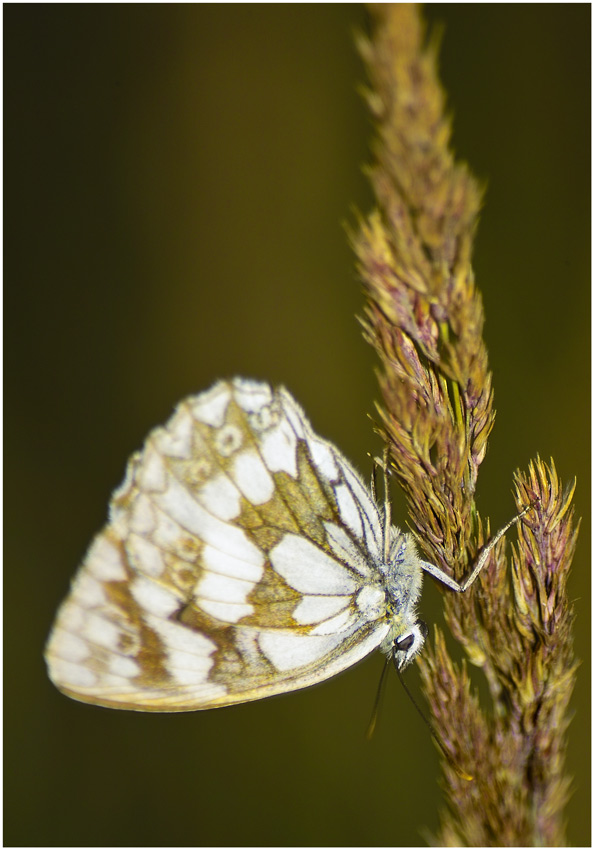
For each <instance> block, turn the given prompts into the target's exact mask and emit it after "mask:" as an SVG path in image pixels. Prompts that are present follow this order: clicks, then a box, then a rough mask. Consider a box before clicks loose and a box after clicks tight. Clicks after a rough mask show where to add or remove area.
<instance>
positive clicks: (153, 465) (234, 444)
mask: <svg viewBox="0 0 594 850" xmlns="http://www.w3.org/2000/svg"><path fill="white" fill-rule="evenodd" d="M382 535H383V530H382V523H381V517H380V515H379V512H378V509H377V506H376V505H375V503H374V502H373V501H372V499H371V497H370V495H369V494H368V492H367V490H366V488H365V487H364V485H363V484H362V482H361V479H360V478H359V476H358V475H357V474H356V473H355V472H354V470H353V469H352V468H351V467H350V465H349V464H348V463H347V462H346V460H345V459H344V458H343V457H342V456H341V455H340V453H339V452H338V451H337V449H335V448H334V447H333V446H332V445H331V444H329V443H328V442H326V441H325V440H322V439H321V438H320V437H318V436H317V435H316V434H315V433H314V432H313V430H312V428H311V426H310V424H309V422H308V421H307V419H306V417H305V415H304V413H303V412H302V410H301V409H300V408H299V406H298V405H297V403H296V402H295V401H294V399H293V398H292V396H291V395H290V394H289V393H288V392H287V391H286V390H283V389H280V390H273V389H272V388H271V387H269V386H268V385H267V384H263V383H256V382H253V381H247V380H243V379H239V378H236V379H234V380H233V381H230V382H226V381H221V382H219V383H218V384H216V385H215V386H214V387H212V388H211V389H210V390H209V391H208V392H205V393H202V394H200V395H198V396H194V397H190V398H187V399H186V400H185V401H183V402H182V403H181V404H180V405H179V406H178V408H177V410H176V412H175V413H174V415H173V416H172V418H171V419H170V421H169V422H168V423H167V425H166V426H165V427H163V428H157V429H156V430H155V431H153V432H152V433H151V434H150V435H149V437H148V439H147V441H146V443H145V446H144V448H143V450H142V451H141V452H139V453H138V454H136V455H134V456H133V457H132V458H131V459H130V462H129V464H128V470H127V473H126V478H125V480H124V482H123V484H122V485H121V487H120V488H119V489H118V490H116V492H115V493H114V495H113V498H112V502H111V505H110V518H109V522H108V524H107V525H106V526H105V528H104V529H103V530H102V531H101V532H100V534H99V535H98V536H97V538H96V539H95V541H94V542H93V544H92V545H91V547H90V549H89V551H88V553H87V555H86V557H85V560H84V562H83V564H82V566H81V567H80V570H79V573H78V575H77V576H76V578H75V580H74V582H73V585H72V588H71V592H70V595H69V596H68V598H67V599H66V601H65V602H64V603H63V605H62V607H61V609H60V611H59V613H58V617H57V619H56V622H55V625H54V628H53V631H52V634H51V636H50V640H49V642H48V646H47V650H46V658H47V662H48V665H49V670H50V676H51V678H52V680H53V681H54V683H55V684H56V685H57V686H58V687H59V688H60V689H61V690H62V691H64V692H65V693H67V694H68V695H69V696H72V697H74V698H76V699H80V700H83V701H86V702H91V703H96V704H100V705H108V706H113V707H120V708H132V709H138V710H145V711H151V710H152V711H182V710H192V709H200V708H210V707H214V706H219V705H227V704H230V703H234V702H243V701H246V700H252V699H258V698H260V697H264V696H269V695H271V694H274V693H280V692H283V691H289V690H293V689H297V688H302V687H307V686H308V685H311V684H314V683H315V682H318V681H321V680H323V679H326V678H328V677H329V676H332V675H334V674H335V673H338V672H339V671H341V670H343V669H345V668H346V667H349V666H350V665H352V664H354V663H355V662H356V661H358V660H359V659H361V658H363V657H364V656H365V655H367V654H368V653H369V652H371V651H372V650H373V649H375V648H376V647H377V646H378V645H379V644H380V643H381V641H382V640H383V639H384V637H385V636H386V634H387V632H388V629H389V624H388V617H387V612H386V606H385V598H384V593H383V591H382V589H381V587H380V582H378V578H379V572H378V564H379V563H380V561H381V557H382V551H383V539H382Z"/></svg>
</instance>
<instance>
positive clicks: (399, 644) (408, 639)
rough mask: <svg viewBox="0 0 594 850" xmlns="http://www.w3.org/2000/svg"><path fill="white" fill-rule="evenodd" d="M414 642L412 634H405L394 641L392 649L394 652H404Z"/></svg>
mask: <svg viewBox="0 0 594 850" xmlns="http://www.w3.org/2000/svg"><path fill="white" fill-rule="evenodd" d="M414 642H415V636H414V635H405V636H404V637H403V638H401V639H400V640H398V641H396V642H395V643H394V650H395V651H396V652H406V651H407V650H409V649H410V648H411V646H412V645H413V643H414Z"/></svg>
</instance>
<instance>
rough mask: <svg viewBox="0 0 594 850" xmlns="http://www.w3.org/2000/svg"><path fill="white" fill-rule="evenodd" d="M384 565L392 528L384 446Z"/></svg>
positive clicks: (387, 556) (385, 448) (385, 449)
mask: <svg viewBox="0 0 594 850" xmlns="http://www.w3.org/2000/svg"><path fill="white" fill-rule="evenodd" d="M383 470H384V564H387V563H388V558H389V557H390V551H389V550H390V528H391V526H392V505H391V503H390V483H389V480H388V447H387V446H384V461H383Z"/></svg>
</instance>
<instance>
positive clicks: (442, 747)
mask: <svg viewBox="0 0 594 850" xmlns="http://www.w3.org/2000/svg"><path fill="white" fill-rule="evenodd" d="M388 661H389V659H388ZM394 667H395V668H396V672H397V673H398V678H399V679H400V683H401V685H402V687H403V688H404V690H405V692H406V694H407V695H408V698H409V699H410V701H411V702H412V704H413V705H414V707H415V708H416V710H417V712H418V713H419V715H420V717H421V719H422V720H423V722H424V723H425V725H426V726H427V727H428V729H429V731H430V732H431V734H432V736H433V738H434V740H435V741H436V742H437V746H438V747H439V749H440V750H441V751H442V753H443V755H444V756H445V758H446V761H447V762H448V764H449V765H450V767H452V768H453V769H454V770H455V771H456V773H457V775H458V776H459V777H460V779H465V780H466V782H472V780H473V779H474V777H473V776H471V775H470V774H469V773H466V771H464V770H462V769H461V768H460V767H458V765H457V764H456V762H455V761H454V759H453V758H452V756H451V755H450V753H449V752H448V751H447V750H446V748H445V744H444V743H443V741H442V740H441V738H440V737H439V735H438V734H437V732H436V731H435V727H434V726H433V724H432V723H431V722H430V721H429V720H428V719H427V717H425V715H424V713H423V710H422V709H421V707H420V706H419V704H418V702H417V701H416V699H415V698H414V697H413V695H412V693H411V692H410V690H409V688H408V685H407V684H406V682H405V681H404V677H403V675H402V673H401V672H400V670H399V669H398V667H397V665H396V659H395V658H394Z"/></svg>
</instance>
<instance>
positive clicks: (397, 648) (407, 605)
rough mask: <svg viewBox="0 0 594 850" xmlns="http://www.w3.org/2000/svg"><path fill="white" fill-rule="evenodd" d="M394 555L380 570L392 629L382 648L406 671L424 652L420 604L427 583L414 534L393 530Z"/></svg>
mask: <svg viewBox="0 0 594 850" xmlns="http://www.w3.org/2000/svg"><path fill="white" fill-rule="evenodd" d="M389 551H390V555H389V559H388V563H387V564H382V565H381V567H380V569H381V572H382V573H383V575H384V576H385V589H386V609H387V613H388V616H389V621H390V628H389V631H388V634H387V635H386V637H385V638H384V640H383V641H382V644H381V646H380V649H381V650H382V652H384V653H385V654H387V655H393V656H394V657H395V658H396V661H397V664H398V667H399V668H400V669H402V668H403V667H405V666H406V665H407V664H409V663H410V661H412V659H413V658H414V656H415V655H416V654H417V653H418V652H419V650H420V649H421V647H422V645H423V642H424V639H425V630H426V627H425V625H424V623H422V622H419V620H418V617H417V611H416V605H417V600H418V599H419V596H420V593H421V586H422V583H423V570H422V567H421V559H420V558H419V555H418V553H417V549H416V545H415V542H414V540H413V537H412V535H410V534H405V533H403V532H401V531H400V530H399V529H398V528H396V527H395V526H392V529H391V541H390V549H389Z"/></svg>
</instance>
